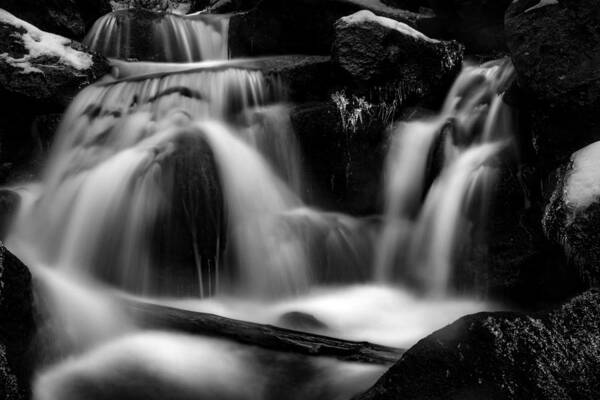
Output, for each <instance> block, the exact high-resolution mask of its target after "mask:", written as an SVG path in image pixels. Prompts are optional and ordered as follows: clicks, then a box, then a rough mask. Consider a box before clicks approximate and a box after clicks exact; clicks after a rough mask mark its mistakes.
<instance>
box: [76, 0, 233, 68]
mask: <svg viewBox="0 0 600 400" xmlns="http://www.w3.org/2000/svg"><path fill="white" fill-rule="evenodd" d="M228 33H229V18H228V17H227V16H219V15H204V14H196V15H193V16H180V15H175V14H167V13H153V12H151V11H145V10H123V11H115V12H113V13H110V14H107V15H105V16H104V17H102V18H100V19H99V20H98V21H97V22H96V23H95V24H94V26H93V27H92V29H91V31H90V32H89V33H88V35H87V36H86V38H85V40H84V43H85V44H86V45H87V46H89V47H90V48H91V49H92V50H94V51H97V52H98V53H100V54H102V55H104V56H106V57H110V58H120V59H137V60H141V61H167V62H194V61H203V60H225V59H227V58H228V56H229V49H228Z"/></svg>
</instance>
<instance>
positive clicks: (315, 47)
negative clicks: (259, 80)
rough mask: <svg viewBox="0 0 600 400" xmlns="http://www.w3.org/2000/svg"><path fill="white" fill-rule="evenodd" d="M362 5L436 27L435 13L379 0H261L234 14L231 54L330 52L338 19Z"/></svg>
mask: <svg viewBox="0 0 600 400" xmlns="http://www.w3.org/2000/svg"><path fill="white" fill-rule="evenodd" d="M363 9H367V10H370V11H372V12H374V13H376V14H377V15H382V16H386V17H388V18H392V19H395V20H398V21H402V22H404V23H407V24H408V25H410V26H413V27H416V28H417V29H419V30H421V31H424V32H426V33H427V32H430V31H433V30H434V29H435V19H434V17H433V16H432V15H422V14H417V13H414V12H411V11H405V10H400V9H397V8H393V7H390V6H387V5H385V4H383V3H381V1H379V0H373V1H368V2H367V1H364V0H290V1H286V2H282V1H280V0H262V1H261V2H260V3H258V5H257V6H256V7H255V8H254V9H252V10H251V11H249V12H246V13H240V14H236V15H234V16H233V17H232V18H231V21H230V28H229V36H230V51H231V56H232V57H247V56H258V55H272V54H320V55H328V54H330V51H331V44H332V43H333V40H334V36H335V32H334V28H333V25H334V23H335V21H337V20H338V19H339V18H341V17H343V16H345V15H349V14H352V13H355V12H357V11H360V10H363Z"/></svg>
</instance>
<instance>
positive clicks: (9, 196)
mask: <svg viewBox="0 0 600 400" xmlns="http://www.w3.org/2000/svg"><path fill="white" fill-rule="evenodd" d="M20 204H21V196H19V194H18V193H16V192H13V191H12V190H9V189H0V241H3V240H4V239H6V235H7V233H8V232H9V229H10V227H11V225H12V223H13V221H14V218H15V217H16V215H17V211H18V210H19V206H20Z"/></svg>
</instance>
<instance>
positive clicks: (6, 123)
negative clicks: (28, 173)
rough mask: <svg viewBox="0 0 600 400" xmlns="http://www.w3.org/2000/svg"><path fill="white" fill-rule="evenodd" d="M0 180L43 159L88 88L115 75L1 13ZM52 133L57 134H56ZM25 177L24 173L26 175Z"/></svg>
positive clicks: (74, 46) (65, 42) (78, 50)
mask: <svg viewBox="0 0 600 400" xmlns="http://www.w3.org/2000/svg"><path fill="white" fill-rule="evenodd" d="M0 47H2V48H3V49H6V51H5V53H3V54H2V55H0V95H1V96H2V98H3V99H4V107H3V108H2V110H1V111H0V122H1V124H0V154H1V157H2V165H0V180H1V181H2V182H5V181H6V179H8V178H10V177H11V176H14V172H15V171H16V170H18V169H19V167H20V166H22V165H23V164H24V163H26V162H28V161H31V160H32V159H33V158H35V157H36V156H39V155H41V154H42V153H43V152H44V151H45V149H46V147H47V143H48V141H49V137H51V136H52V134H53V130H54V129H53V128H55V127H56V125H58V120H59V119H60V114H61V113H62V112H63V111H64V108H65V107H66V105H67V104H69V102H70V101H71V99H72V98H73V97H74V96H75V94H77V92H78V91H79V90H80V89H82V88H83V87H85V86H87V85H89V84H91V83H92V82H94V81H96V80H97V79H98V78H100V77H101V76H102V75H104V74H105V73H106V72H108V71H109V66H108V63H107V61H106V60H105V59H103V58H101V57H99V56H97V55H95V54H92V53H89V52H88V51H87V50H86V49H85V48H84V47H83V46H82V45H81V44H79V43H77V42H73V41H71V40H69V39H67V38H64V37H61V36H57V35H54V34H50V33H47V32H44V31H41V30H39V29H37V28H36V27H34V26H32V25H30V24H28V23H26V22H24V21H22V20H19V19H18V18H16V17H14V16H13V15H11V14H9V13H8V12H6V11H3V10H0ZM50 131H52V132H50ZM21 175H22V174H21Z"/></svg>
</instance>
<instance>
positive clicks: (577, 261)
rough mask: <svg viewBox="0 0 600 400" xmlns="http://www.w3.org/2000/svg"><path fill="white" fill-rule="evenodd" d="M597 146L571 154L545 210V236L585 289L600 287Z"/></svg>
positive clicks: (599, 147)
mask: <svg viewBox="0 0 600 400" xmlns="http://www.w3.org/2000/svg"><path fill="white" fill-rule="evenodd" d="M599 160H600V142H595V143H593V144H591V145H589V146H587V147H585V148H583V149H581V150H579V151H577V152H576V153H574V154H573V155H572V157H571V161H570V163H569V164H567V165H565V166H563V167H562V168H560V169H559V170H558V172H557V174H556V175H557V178H556V180H557V185H556V188H555V190H554V192H553V194H552V197H551V199H550V202H549V204H548V205H547V207H546V212H545V214H544V219H543V224H544V230H545V232H546V234H547V236H548V237H549V238H550V239H552V240H554V241H555V242H556V243H558V244H560V245H561V246H562V248H563V249H564V252H565V254H566V255H567V257H568V259H569V261H570V262H571V263H572V264H573V265H574V266H575V267H576V271H577V272H578V273H579V275H580V276H581V278H582V279H583V281H584V282H585V283H586V284H588V285H594V286H597V285H600V186H599V185H598V182H600V164H599Z"/></svg>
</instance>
